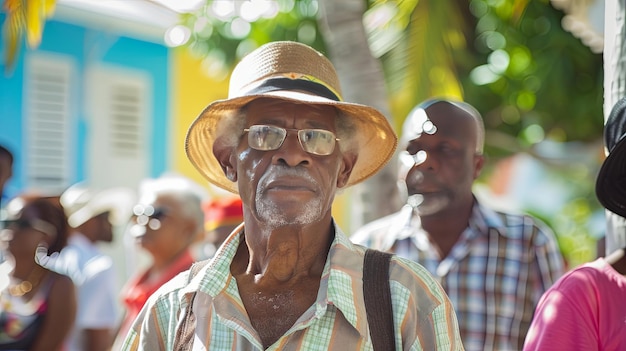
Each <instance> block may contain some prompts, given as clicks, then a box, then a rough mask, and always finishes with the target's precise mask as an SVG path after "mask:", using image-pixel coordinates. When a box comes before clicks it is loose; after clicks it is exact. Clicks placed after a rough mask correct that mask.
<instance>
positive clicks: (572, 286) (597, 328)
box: [524, 258, 626, 351]
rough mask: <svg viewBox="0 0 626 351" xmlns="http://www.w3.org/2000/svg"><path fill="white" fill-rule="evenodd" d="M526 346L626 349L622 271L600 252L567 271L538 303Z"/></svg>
mask: <svg viewBox="0 0 626 351" xmlns="http://www.w3.org/2000/svg"><path fill="white" fill-rule="evenodd" d="M531 350H550V351H558V350H586V351H590V350H626V277H624V276H623V275H621V274H619V273H618V272H616V271H615V270H614V269H613V267H611V265H609V264H608V263H607V262H606V261H605V260H604V259H602V258H599V259H597V260H595V261H593V262H589V263H585V264H583V265H581V266H579V267H577V268H575V269H573V270H572V271H570V272H568V273H566V274H565V275H564V276H563V277H561V278H560V279H559V280H558V281H557V282H556V283H555V284H554V285H553V286H552V287H551V288H550V289H549V290H548V291H546V293H545V294H544V295H543V296H542V297H541V300H540V301H539V304H538V305H537V309H536V311H535V316H534V319H533V322H532V324H531V326H530V330H529V331H528V335H527V336H526V341H525V343H524V351H531Z"/></svg>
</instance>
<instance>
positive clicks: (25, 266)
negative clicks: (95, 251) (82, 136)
mask: <svg viewBox="0 0 626 351" xmlns="http://www.w3.org/2000/svg"><path fill="white" fill-rule="evenodd" d="M7 215H8V217H7V218H5V219H4V220H3V221H2V224H1V227H2V228H3V229H2V230H1V231H0V240H2V242H3V244H4V246H5V247H6V251H7V253H8V255H7V256H8V258H7V261H5V262H3V263H2V264H1V265H0V271H2V273H5V272H7V267H10V268H9V273H8V276H5V275H3V274H0V350H28V351H35V350H41V351H43V350H64V349H65V347H66V341H67V339H68V337H69V335H70V332H71V330H72V325H73V323H74V320H75V315H76V292H75V289H74V284H73V283H72V280H71V279H70V278H69V277H67V276H65V275H61V274H58V273H56V272H54V271H51V270H49V269H47V268H44V265H45V264H44V263H45V262H42V261H38V259H42V260H43V259H44V258H48V256H49V255H52V256H54V255H57V254H58V253H59V252H60V251H61V249H62V248H63V247H64V246H65V244H66V242H67V235H68V232H67V230H68V228H67V223H66V219H65V215H64V213H63V210H62V209H61V207H60V205H58V204H54V202H53V200H51V199H48V198H42V197H38V196H30V195H29V196H18V197H16V198H14V199H12V200H11V201H10V202H9V203H8V205H7Z"/></svg>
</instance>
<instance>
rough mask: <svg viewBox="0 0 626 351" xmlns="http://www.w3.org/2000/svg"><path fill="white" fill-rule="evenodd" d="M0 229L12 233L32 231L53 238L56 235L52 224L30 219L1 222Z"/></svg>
mask: <svg viewBox="0 0 626 351" xmlns="http://www.w3.org/2000/svg"><path fill="white" fill-rule="evenodd" d="M0 227H2V228H3V229H9V230H13V231H18V230H25V229H34V230H37V231H39V232H42V233H44V234H46V235H48V236H50V237H53V238H54V237H55V236H56V234H57V230H56V228H55V227H54V225H53V224H51V223H50V222H46V221H44V220H41V219H39V218H32V219H25V218H22V219H10V220H3V221H2V225H1V226H0Z"/></svg>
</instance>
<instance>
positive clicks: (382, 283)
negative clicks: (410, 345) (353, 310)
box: [363, 249, 396, 350]
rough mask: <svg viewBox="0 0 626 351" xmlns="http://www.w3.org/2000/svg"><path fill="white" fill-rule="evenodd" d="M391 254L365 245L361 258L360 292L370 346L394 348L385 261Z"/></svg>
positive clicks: (375, 348) (387, 273) (394, 341)
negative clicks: (361, 282)
mask: <svg viewBox="0 0 626 351" xmlns="http://www.w3.org/2000/svg"><path fill="white" fill-rule="evenodd" d="M390 260H391V254H389V253H386V252H381V251H376V250H371V249H368V250H367V251H365V259H364V261H363V295H364V298H365V311H366V312H367V322H368V324H369V328H370V335H371V337H372V344H373V346H374V350H395V349H396V339H395V333H394V328H393V311H392V306H391V291H390V288H389V261H390Z"/></svg>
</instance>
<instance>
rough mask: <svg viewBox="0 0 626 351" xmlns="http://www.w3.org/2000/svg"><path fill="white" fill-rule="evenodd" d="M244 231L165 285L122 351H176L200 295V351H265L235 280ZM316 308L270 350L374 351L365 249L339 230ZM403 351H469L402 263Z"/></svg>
mask: <svg viewBox="0 0 626 351" xmlns="http://www.w3.org/2000/svg"><path fill="white" fill-rule="evenodd" d="M242 233H243V231H242V227H240V228H239V229H238V230H236V231H235V232H234V233H233V234H231V236H230V237H229V238H228V239H227V240H226V242H225V243H224V245H223V246H222V247H221V249H220V250H219V251H218V253H217V254H216V256H215V257H214V258H213V260H212V261H211V262H210V263H209V264H208V265H207V266H206V267H204V268H203V269H202V270H201V271H200V272H199V273H198V275H197V276H196V277H195V278H194V279H193V280H192V281H191V282H188V279H189V277H188V274H189V273H188V272H183V273H181V274H179V275H178V276H177V277H175V278H174V279H172V280H170V281H169V282H168V283H166V284H165V285H163V286H162V287H161V289H159V290H158V291H157V292H156V293H155V294H154V295H152V297H151V298H150V300H149V301H148V303H147V304H146V306H144V308H143V310H142V311H141V313H140V314H139V316H138V317H137V319H136V320H135V323H134V326H133V328H132V329H131V330H130V332H129V334H128V335H127V337H126V340H125V342H124V345H123V347H122V350H150V351H155V350H172V349H173V345H174V336H175V335H176V330H177V328H178V327H179V324H180V323H181V319H180V318H179V316H183V315H184V312H185V310H186V308H187V305H188V301H190V299H191V296H192V295H193V293H194V292H197V293H196V297H195V298H194V303H193V313H194V315H195V316H196V319H197V322H196V330H195V336H194V345H193V350H233V351H234V350H237V351H239V350H241V351H243V350H263V346H262V343H261V340H260V338H259V336H258V335H257V332H256V331H255V330H254V328H253V327H252V325H251V323H250V321H249V319H248V316H247V314H246V310H245V307H244V305H243V303H242V302H241V298H240V296H239V292H238V290H237V282H236V281H235V279H234V277H233V276H232V275H231V274H230V264H231V262H232V260H233V257H234V255H235V252H236V251H237V247H238V246H239V243H240V241H241V240H242V239H243V234H242ZM335 233H336V235H335V238H334V240H333V243H332V245H331V248H330V252H329V254H328V259H327V261H326V264H325V267H324V271H323V273H322V277H321V282H320V287H319V291H318V294H317V301H316V302H315V304H314V305H312V306H311V307H310V308H309V309H308V310H307V311H306V312H305V313H304V314H303V315H302V316H300V318H299V319H298V321H297V322H296V323H295V324H294V325H293V326H292V327H291V328H290V329H289V330H288V331H287V332H286V333H285V334H284V335H283V336H282V337H281V338H280V339H279V340H278V341H276V342H275V343H274V344H273V345H271V346H270V347H269V348H268V350H307V351H309V350H342V351H348V350H373V348H372V341H371V339H370V333H369V328H368V323H367V316H366V311H365V303H364V300H363V299H364V297H363V291H362V289H363V285H362V271H363V257H364V254H365V248H364V247H362V246H358V245H355V244H353V243H351V242H350V240H349V239H348V238H347V237H346V236H345V234H343V233H342V232H341V230H340V229H339V228H338V227H336V226H335ZM389 272H390V286H391V296H392V305H393V317H394V328H395V331H396V345H397V349H398V350H463V346H462V343H461V339H460V336H459V329H458V324H457V320H456V315H455V313H454V310H453V308H452V305H451V303H450V300H449V299H448V297H447V296H446V294H445V293H444V291H443V289H442V288H441V286H440V285H439V283H437V282H436V281H435V280H434V279H433V278H432V276H431V275H430V274H429V273H428V272H427V271H426V270H425V269H424V268H423V267H422V266H420V265H418V264H416V263H414V262H412V261H409V260H406V259H402V258H399V257H394V258H393V259H392V260H391V263H390V268H389Z"/></svg>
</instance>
